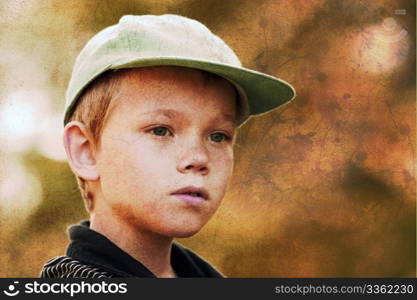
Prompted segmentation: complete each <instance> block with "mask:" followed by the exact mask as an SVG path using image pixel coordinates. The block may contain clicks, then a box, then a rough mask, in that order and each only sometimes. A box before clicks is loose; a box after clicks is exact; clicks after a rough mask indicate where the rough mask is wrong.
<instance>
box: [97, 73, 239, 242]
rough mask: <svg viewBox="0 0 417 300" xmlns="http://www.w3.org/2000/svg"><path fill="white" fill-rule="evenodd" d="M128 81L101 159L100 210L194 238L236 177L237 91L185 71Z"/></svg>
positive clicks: (141, 226) (114, 106) (107, 128)
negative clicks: (233, 171) (234, 153)
mask: <svg viewBox="0 0 417 300" xmlns="http://www.w3.org/2000/svg"><path fill="white" fill-rule="evenodd" d="M123 76H125V77H124V78H123V79H122V84H121V86H120V90H119V92H118V93H117V95H116V96H115V99H114V101H112V103H111V106H110V107H109V115H108V117H107V119H106V121H105V124H104V127H103V131H102V134H101V139H100V142H99V145H98V148H97V152H96V164H97V169H98V173H99V176H100V178H99V180H100V198H99V199H97V203H96V204H95V206H96V208H98V207H99V206H101V207H105V208H106V210H107V209H110V211H111V213H112V214H113V216H115V217H116V218H117V219H118V220H120V221H121V222H128V224H129V226H134V227H135V228H136V229H138V230H144V231H151V232H154V233H158V234H161V235H164V236H170V237H186V236H190V235H193V234H195V233H196V232H198V231H199V230H200V229H201V227H202V226H203V225H204V224H205V223H206V222H207V221H208V220H209V218H210V217H211V216H212V215H213V214H214V212H215V211H216V210H217V208H218V206H219V205H220V202H221V200H222V198H223V196H224V194H225V191H226V187H227V184H228V181H229V179H230V177H231V174H232V169H233V140H234V136H235V129H236V128H235V127H236V124H235V119H236V116H235V114H236V107H235V106H236V103H235V90H234V88H233V87H232V85H231V84H230V83H228V82H227V81H226V80H223V79H218V80H208V81H207V80H205V79H204V76H203V74H202V72H200V71H198V70H193V69H187V68H178V67H158V68H152V69H151V68H142V69H136V70H132V71H131V72H129V73H127V74H125V75H123ZM193 189H195V190H193ZM188 192H196V193H200V194H194V195H192V194H187V193H188ZM93 213H94V211H93Z"/></svg>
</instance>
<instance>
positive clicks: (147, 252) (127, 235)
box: [90, 211, 176, 278]
mask: <svg viewBox="0 0 417 300" xmlns="http://www.w3.org/2000/svg"><path fill="white" fill-rule="evenodd" d="M90 228H91V229H93V230H95V231H97V232H99V233H101V234H103V235H104V236H106V237H107V238H108V239H109V240H110V241H112V242H113V243H114V244H116V245H117V246H118V247H119V248H121V249H122V250H123V251H125V252H126V253H128V254H129V255H130V256H132V257H133V258H135V259H136V260H138V261H139V262H141V263H142V264H143V265H144V266H145V267H147V268H148V269H149V270H150V271H151V272H152V273H153V274H154V275H155V276H156V277H164V278H172V277H176V274H175V272H174V270H173V268H172V266H171V246H172V240H173V239H172V238H170V237H165V236H161V235H158V234H155V233H152V232H145V231H141V230H140V229H138V228H136V227H135V226H132V225H131V224H129V223H128V222H125V221H121V220H120V219H119V218H117V216H116V217H115V216H114V215H113V214H112V213H111V212H107V211H101V212H94V213H92V214H91V218H90Z"/></svg>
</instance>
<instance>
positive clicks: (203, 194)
mask: <svg viewBox="0 0 417 300" xmlns="http://www.w3.org/2000/svg"><path fill="white" fill-rule="evenodd" d="M171 195H190V196H193V197H199V198H203V199H204V200H208V199H209V194H208V192H207V190H206V189H205V188H197V187H193V186H188V187H185V188H182V189H179V190H177V191H175V192H173V193H171Z"/></svg>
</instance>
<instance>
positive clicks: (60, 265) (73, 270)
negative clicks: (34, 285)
mask: <svg viewBox="0 0 417 300" xmlns="http://www.w3.org/2000/svg"><path fill="white" fill-rule="evenodd" d="M40 277H41V278H109V277H114V275H113V274H111V273H109V272H107V271H105V270H103V269H101V268H98V267H95V266H91V265H88V264H84V263H82V262H80V261H78V260H75V259H73V258H71V257H69V256H59V257H55V258H53V259H51V260H49V261H48V262H47V263H46V264H45V265H44V266H43V267H42V270H41V273H40Z"/></svg>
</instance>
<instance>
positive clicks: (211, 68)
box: [64, 57, 295, 123]
mask: <svg viewBox="0 0 417 300" xmlns="http://www.w3.org/2000/svg"><path fill="white" fill-rule="evenodd" d="M150 66H178V67H188V68H194V69H200V70H204V71H207V72H211V73H214V74H217V75H219V76H221V77H223V78H225V79H227V80H229V81H231V82H232V83H233V84H235V85H236V86H238V87H239V88H240V89H241V90H242V91H243V92H244V93H245V95H246V98H247V101H248V104H249V114H250V115H258V114H261V113H265V112H267V111H270V110H272V109H274V108H277V107H279V106H281V105H282V104H284V103H287V102H288V101H290V100H292V99H293V98H294V97H295V89H294V88H293V87H292V86H291V85H290V84H289V83H287V82H285V81H284V80H281V79H279V78H276V77H273V76H270V75H267V74H263V73H260V72H256V71H253V70H249V69H246V68H244V67H236V66H231V65H227V64H221V63H216V62H211V61H204V60H194V59H189V58H177V57H175V58H173V57H153V58H141V59H137V60H129V61H128V62H126V61H124V62H123V61H121V62H118V63H113V64H111V65H107V66H106V67H104V68H103V69H102V70H99V71H98V72H97V73H96V75H95V76H94V77H93V78H90V80H89V83H91V82H92V81H93V80H94V79H95V78H97V77H98V76H99V75H101V74H102V73H104V72H105V71H107V70H112V69H126V68H138V67H150ZM86 86H88V84H85V85H84V88H83V90H84V89H85V87H86ZM83 90H80V91H78V92H77V93H76V96H75V97H74V99H73V100H72V103H71V105H70V107H69V109H68V110H67V113H66V115H65V118H64V123H66V122H67V121H68V119H69V117H70V116H71V114H72V111H73V109H74V107H75V105H76V102H77V100H78V99H77V98H78V97H79V96H80V95H81V93H82V91H83Z"/></svg>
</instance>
